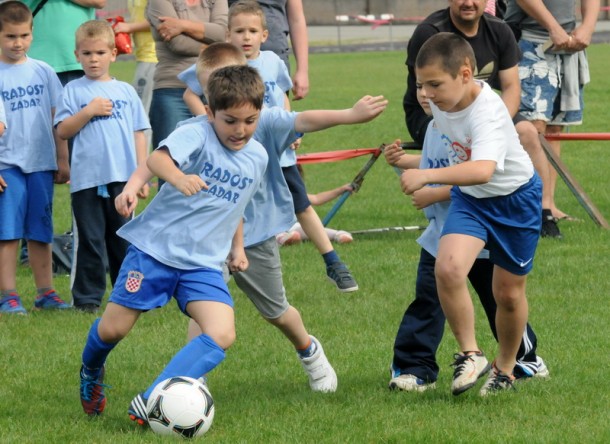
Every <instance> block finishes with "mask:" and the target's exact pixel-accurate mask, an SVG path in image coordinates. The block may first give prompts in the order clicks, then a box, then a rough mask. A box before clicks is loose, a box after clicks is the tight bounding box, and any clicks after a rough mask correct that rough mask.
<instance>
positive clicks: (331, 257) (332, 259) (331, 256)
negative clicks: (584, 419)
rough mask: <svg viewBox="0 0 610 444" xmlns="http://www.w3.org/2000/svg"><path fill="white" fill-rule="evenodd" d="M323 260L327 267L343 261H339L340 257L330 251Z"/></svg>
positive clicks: (333, 251) (324, 255)
mask: <svg viewBox="0 0 610 444" xmlns="http://www.w3.org/2000/svg"><path fill="white" fill-rule="evenodd" d="M322 258H323V259H324V263H325V264H326V266H327V267H328V266H330V265H332V264H334V263H336V262H339V261H340V260H341V259H339V255H338V254H337V252H336V251H335V250H330V251H329V252H328V253H324V254H323V255H322Z"/></svg>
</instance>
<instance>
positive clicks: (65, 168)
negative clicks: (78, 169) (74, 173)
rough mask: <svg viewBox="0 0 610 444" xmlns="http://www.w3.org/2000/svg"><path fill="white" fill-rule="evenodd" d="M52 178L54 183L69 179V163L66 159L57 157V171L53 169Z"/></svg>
mask: <svg viewBox="0 0 610 444" xmlns="http://www.w3.org/2000/svg"><path fill="white" fill-rule="evenodd" d="M53 180H54V182H55V183H66V182H68V181H69V180H70V165H69V164H68V160H67V159H64V160H60V159H57V171H55V174H54V177H53Z"/></svg>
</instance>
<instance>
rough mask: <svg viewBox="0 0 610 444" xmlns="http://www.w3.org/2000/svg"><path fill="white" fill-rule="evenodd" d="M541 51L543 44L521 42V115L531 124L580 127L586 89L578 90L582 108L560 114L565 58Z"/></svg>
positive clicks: (563, 111) (561, 111) (581, 87)
mask: <svg viewBox="0 0 610 444" xmlns="http://www.w3.org/2000/svg"><path fill="white" fill-rule="evenodd" d="M542 47H543V44H542V43H533V42H530V41H528V40H520V41H519V48H520V49H521V53H522V54H523V57H522V58H521V60H520V61H519V80H521V105H520V108H519V112H520V113H521V114H523V116H525V117H526V118H527V119H528V120H541V121H543V122H546V123H547V125H562V126H568V125H580V124H581V123H582V113H583V109H584V101H583V86H582V85H580V89H579V104H580V105H579V108H578V109H573V110H561V84H562V82H563V80H562V77H563V71H562V59H561V57H562V56H561V55H559V54H549V53H545V52H543V51H542Z"/></svg>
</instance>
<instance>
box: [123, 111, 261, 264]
mask: <svg viewBox="0 0 610 444" xmlns="http://www.w3.org/2000/svg"><path fill="white" fill-rule="evenodd" d="M159 146H165V147H167V149H168V152H169V154H170V156H171V157H172V159H173V160H174V162H175V163H176V164H177V165H178V167H179V168H180V170H182V171H183V172H184V173H185V174H197V175H199V176H200V177H201V178H202V179H203V180H204V181H205V182H206V183H207V184H208V186H209V189H208V190H207V191H206V190H202V191H201V192H199V193H197V194H196V195H194V196H189V197H187V196H185V195H184V194H182V193H181V192H180V191H178V190H177V189H176V188H174V187H173V186H171V185H170V184H169V183H167V184H165V185H163V186H162V187H161V189H160V190H159V193H157V195H156V196H155V198H154V199H153V200H152V201H151V202H150V203H149V204H148V206H147V207H146V209H145V210H144V211H143V212H142V213H141V214H140V215H139V216H138V217H136V218H135V219H134V220H132V221H130V222H129V223H127V224H126V225H124V226H123V227H122V228H121V229H120V230H119V231H118V234H119V236H121V237H123V238H124V239H126V240H128V241H129V242H131V243H132V244H133V245H134V246H135V247H137V248H138V249H140V250H142V251H144V252H145V253H146V254H148V255H150V256H152V257H154V258H155V259H156V260H158V261H159V262H162V263H164V264H166V265H168V266H170V267H174V268H178V269H181V270H193V269H196V268H202V267H207V268H212V269H215V270H221V269H222V265H223V263H224V262H225V260H226V258H227V256H228V254H229V250H230V248H231V241H232V239H233V235H234V234H235V230H236V229H237V226H238V224H239V222H240V221H241V220H242V216H243V214H244V210H245V208H246V205H247V204H248V203H249V202H250V200H251V198H252V196H253V195H254V193H255V192H256V191H257V190H258V189H259V188H260V186H261V181H262V178H263V176H264V173H265V169H266V167H267V162H268V156H267V153H266V152H265V149H264V148H263V147H262V146H261V144H260V143H258V142H257V141H255V140H254V139H251V140H250V141H249V142H248V143H247V144H246V146H245V147H244V148H242V149H241V150H239V151H232V150H229V149H227V148H225V147H224V146H223V145H222V144H221V143H220V141H219V140H218V138H217V137H216V133H215V132H214V129H213V127H212V125H211V124H210V123H209V122H207V119H206V118H205V117H204V116H200V117H197V118H193V119H190V120H188V121H186V122H184V123H183V124H182V125H180V126H179V127H178V128H177V129H176V130H175V131H174V132H172V133H171V134H170V135H169V137H168V138H167V139H165V140H163V141H162V142H161V143H160V145H159Z"/></svg>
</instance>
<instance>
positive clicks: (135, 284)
mask: <svg viewBox="0 0 610 444" xmlns="http://www.w3.org/2000/svg"><path fill="white" fill-rule="evenodd" d="M172 296H173V297H174V298H175V299H176V302H177V303H178V307H179V308H180V310H181V311H182V312H183V313H184V314H186V315H187V316H188V313H187V312H186V305H187V304H188V303H189V302H192V301H216V302H222V303H223V304H227V305H228V306H230V307H233V299H232V298H231V295H230V294H229V289H228V288H227V285H226V284H225V282H224V280H223V279H222V272H221V271H220V270H213V269H211V268H196V269H194V270H180V269H178V268H174V267H170V266H168V265H165V264H163V263H162V262H159V261H158V260H156V259H155V258H153V257H152V256H150V255H148V254H146V253H144V252H143V251H141V250H138V249H137V248H136V247H134V246H133V245H130V246H129V248H128V249H127V255H126V256H125V259H124V260H123V265H121V270H120V271H119V276H118V277H117V280H116V283H115V285H114V288H113V290H112V294H111V295H110V298H109V302H114V303H115V304H119V305H122V306H124V307H128V308H132V309H134V310H141V311H148V310H153V309H155V308H160V307H163V306H164V305H166V304H167V303H168V302H169V301H170V299H171V298H172Z"/></svg>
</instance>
